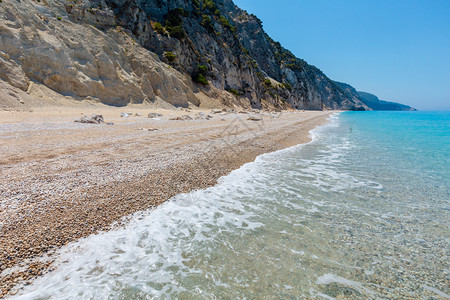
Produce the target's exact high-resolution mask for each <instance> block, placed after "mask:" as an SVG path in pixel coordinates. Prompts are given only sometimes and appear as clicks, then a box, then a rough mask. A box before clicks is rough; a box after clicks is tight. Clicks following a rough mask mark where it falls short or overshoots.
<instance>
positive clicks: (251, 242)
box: [13, 112, 450, 299]
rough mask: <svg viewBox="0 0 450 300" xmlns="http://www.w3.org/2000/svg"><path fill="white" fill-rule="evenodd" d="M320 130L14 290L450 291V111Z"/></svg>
mask: <svg viewBox="0 0 450 300" xmlns="http://www.w3.org/2000/svg"><path fill="white" fill-rule="evenodd" d="M300 116H301V114H300ZM311 135H312V137H313V138H312V141H311V142H310V143H308V144H303V145H298V146H295V147H292V148H288V149H285V150H281V151H278V152H273V153H269V154H264V155H261V156H259V157H257V159H256V160H255V161H254V162H251V163H248V164H246V165H244V166H242V167H241V168H240V169H238V170H235V171H233V172H231V173H230V174H228V175H227V176H224V177H222V178H221V179H220V180H219V183H218V184H217V185H216V186H214V187H211V188H208V189H205V190H198V191H194V192H191V193H188V194H181V195H178V196H176V197H174V198H173V199H171V200H170V201H168V202H166V203H165V204H163V205H161V206H160V207H158V208H156V209H154V210H149V211H145V212H140V213H137V214H135V215H133V216H132V218H131V221H130V222H129V223H128V225H126V226H125V227H122V228H119V229H116V230H112V231H108V232H103V233H100V234H96V235H92V236H90V237H88V238H85V239H82V240H80V241H78V242H75V243H72V244H70V245H68V246H66V247H65V248H63V249H62V250H61V251H60V254H59V258H58V260H57V262H56V267H57V268H56V270H54V271H52V272H50V273H48V274H47V275H45V276H43V277H41V278H38V279H37V280H35V282H34V283H33V284H31V285H29V286H26V287H25V288H24V289H23V290H21V291H20V292H19V293H18V294H17V295H16V296H14V297H13V299H450V274H449V272H450V269H449V267H450V257H449V250H450V230H449V226H450V218H449V211H450V112H343V113H336V114H334V115H332V116H331V117H330V119H329V122H328V123H327V124H326V125H324V126H322V127H318V128H316V129H314V130H313V131H312V132H311Z"/></svg>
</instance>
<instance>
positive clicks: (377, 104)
mask: <svg viewBox="0 0 450 300" xmlns="http://www.w3.org/2000/svg"><path fill="white" fill-rule="evenodd" d="M358 94H359V95H360V96H361V99H362V100H363V101H364V103H366V104H367V106H369V107H370V108H371V109H373V110H406V111H414V110H416V109H415V108H412V107H411V106H408V105H404V104H400V103H395V102H389V101H384V100H380V99H378V97H377V96H375V95H373V94H369V93H366V92H359V91H358Z"/></svg>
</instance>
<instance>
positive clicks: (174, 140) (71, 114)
mask: <svg viewBox="0 0 450 300" xmlns="http://www.w3.org/2000/svg"><path fill="white" fill-rule="evenodd" d="M121 112H130V113H131V116H130V117H128V118H121V117H120V113H121ZM150 112H157V113H161V114H163V117H162V118H159V119H150V118H147V115H148V113H150ZM199 112H203V113H205V114H209V115H211V116H213V118H212V119H210V120H189V121H176V120H170V119H172V118H176V117H177V116H182V115H190V116H191V117H192V118H194V119H195V116H196V115H198V113H199ZM93 113H98V114H102V115H103V116H104V119H105V121H106V122H113V123H114V124H115V125H114V126H108V125H105V124H100V125H96V124H80V123H75V122H73V121H74V120H75V119H77V118H80V117H81V116H82V115H91V114H93ZM136 114H137V115H136ZM329 114H330V112H317V111H316V112H312V111H307V112H301V111H295V112H289V111H283V112H281V113H280V112H278V113H275V112H268V111H266V112H258V111H253V112H247V113H237V112H235V113H217V114H213V113H211V111H210V110H204V111H200V110H193V111H186V110H181V109H178V110H173V109H166V110H165V109H155V108H149V107H146V106H144V105H135V106H128V107H125V108H115V107H108V106H104V105H100V104H96V105H94V104H92V105H83V106H81V105H80V106H79V107H77V106H71V107H61V106H57V107H51V106H48V107H43V108H40V109H33V111H32V112H31V111H15V112H14V111H0V297H2V296H5V295H7V294H8V293H14V292H15V291H17V289H18V288H19V287H20V286H21V285H24V284H27V283H30V282H31V281H32V280H33V279H34V278H36V276H39V275H42V274H44V273H45V272H48V271H51V270H52V268H54V266H52V261H53V258H52V252H53V251H54V250H56V249H58V248H60V247H62V246H63V245H65V244H67V243H70V242H72V241H76V240H77V239H79V238H81V237H86V236H88V235H91V234H94V233H97V232H99V231H102V230H109V229H111V228H113V227H114V226H120V225H121V224H123V223H124V222H126V218H125V219H124V217H126V216H127V215H130V214H132V213H134V212H137V211H141V210H145V209H151V208H154V207H156V206H157V205H159V204H161V203H162V202H164V201H166V200H168V199H170V198H171V197H173V196H174V195H176V194H179V193H185V192H189V191H192V190H195V189H202V188H206V187H209V186H211V185H214V184H216V182H217V179H218V178H219V177H221V176H223V175H226V174H227V173H229V172H230V171H231V170H233V169H236V168H238V167H240V166H241V165H242V164H244V163H247V162H250V161H253V160H254V159H255V157H256V156H258V155H260V154H262V153H266V152H271V151H276V150H280V149H283V148H286V147H290V146H293V145H296V144H299V143H305V142H308V141H309V140H310V133H309V131H310V130H311V129H313V128H314V127H316V126H318V125H321V124H324V123H325V122H326V119H327V117H328V116H329ZM249 117H255V118H256V119H258V118H261V119H262V120H260V121H252V120H249ZM113 225H114V226H113Z"/></svg>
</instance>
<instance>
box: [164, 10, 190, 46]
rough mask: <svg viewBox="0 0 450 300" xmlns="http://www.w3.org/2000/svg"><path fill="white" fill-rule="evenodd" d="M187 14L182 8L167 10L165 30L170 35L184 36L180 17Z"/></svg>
mask: <svg viewBox="0 0 450 300" xmlns="http://www.w3.org/2000/svg"><path fill="white" fill-rule="evenodd" d="M188 15H189V14H188V13H187V12H186V11H185V10H184V9H182V8H176V9H172V10H169V12H168V13H167V14H166V15H165V19H166V22H165V23H166V30H167V32H168V33H169V35H170V36H171V37H174V38H177V39H182V38H184V37H185V36H186V33H185V32H184V30H183V20H182V19H181V17H186V16H188Z"/></svg>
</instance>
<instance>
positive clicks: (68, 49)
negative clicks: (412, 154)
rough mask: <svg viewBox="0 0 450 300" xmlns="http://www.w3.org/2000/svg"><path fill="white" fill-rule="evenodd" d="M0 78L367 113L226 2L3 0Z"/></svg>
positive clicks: (133, 96)
mask: <svg viewBox="0 0 450 300" xmlns="http://www.w3.org/2000/svg"><path fill="white" fill-rule="evenodd" d="M0 80H3V81H5V82H7V83H8V84H9V85H12V86H14V87H16V88H19V89H22V90H23V91H26V92H27V93H28V94H30V95H36V94H38V92H37V90H39V88H41V87H44V88H50V89H51V90H53V91H55V92H57V93H59V94H61V95H62V96H64V97H69V98H74V99H77V100H84V99H89V100H92V101H100V102H103V103H106V104H110V105H118V106H121V105H127V104H129V103H146V102H158V101H159V102H161V101H165V102H167V103H170V104H172V105H174V106H184V107H186V106H189V105H195V106H202V105H205V103H207V102H208V103H209V102H211V101H216V102H217V104H218V105H220V106H233V105H238V106H243V107H253V108H295V109H313V110H321V109H323V108H330V109H348V110H368V109H370V108H369V107H368V106H367V105H366V104H365V103H364V102H363V101H361V98H360V97H359V96H355V95H353V94H351V93H350V94H349V93H348V92H347V91H346V90H345V89H342V88H341V87H340V86H339V85H338V84H336V83H335V82H333V81H332V80H330V79H329V78H328V77H327V76H326V75H325V74H324V73H323V72H321V71H320V70H319V69H317V68H315V67H314V66H311V65H309V64H307V63H306V62H305V61H304V60H301V59H299V58H296V57H295V56H294V55H293V54H292V53H291V52H289V51H288V50H286V49H284V48H283V47H282V46H281V45H280V43H278V42H275V41H273V40H272V39H271V38H270V37H269V36H268V35H267V34H266V33H265V31H264V29H263V27H262V23H261V21H260V20H259V19H258V18H257V17H256V16H253V15H249V14H248V13H247V12H246V11H244V10H241V9H239V8H238V7H237V6H236V5H234V3H233V2H232V1H231V0H223V1H219V0H215V1H212V0H203V1H200V0H189V1H181V0H129V1H125V0H91V1H88V0H65V1H64V0H30V1H24V0H3V1H2V2H0Z"/></svg>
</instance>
